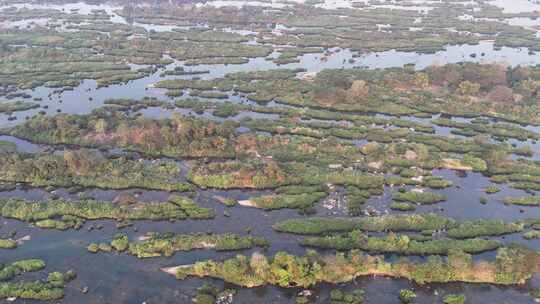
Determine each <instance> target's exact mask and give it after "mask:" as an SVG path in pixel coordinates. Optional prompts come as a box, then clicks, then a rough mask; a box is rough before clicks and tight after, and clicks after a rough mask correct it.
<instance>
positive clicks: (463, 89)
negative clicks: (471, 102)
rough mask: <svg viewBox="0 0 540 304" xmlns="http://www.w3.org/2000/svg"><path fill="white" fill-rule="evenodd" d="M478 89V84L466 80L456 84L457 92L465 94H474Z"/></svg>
mask: <svg viewBox="0 0 540 304" xmlns="http://www.w3.org/2000/svg"><path fill="white" fill-rule="evenodd" d="M479 91H480V85H479V84H478V83H475V82H470V81H468V80H465V81H462V82H460V83H459V86H458V93H459V94H461V95H466V96H474V95H476V94H478V92H479Z"/></svg>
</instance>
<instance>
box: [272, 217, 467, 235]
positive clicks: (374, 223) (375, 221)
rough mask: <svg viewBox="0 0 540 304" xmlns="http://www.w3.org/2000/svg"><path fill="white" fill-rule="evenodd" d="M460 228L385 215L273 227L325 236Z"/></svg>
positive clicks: (425, 219)
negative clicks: (333, 233) (337, 233)
mask: <svg viewBox="0 0 540 304" xmlns="http://www.w3.org/2000/svg"><path fill="white" fill-rule="evenodd" d="M455 226H457V224H456V222H455V221H454V220H452V219H449V218H446V217H443V216H440V215H437V214H434V213H427V214H410V215H408V214H407V215H383V216H379V217H360V218H344V217H333V218H327V217H310V218H299V219H289V220H284V221H281V222H278V223H276V224H274V226H273V227H274V229H275V230H277V231H279V232H286V233H295V234H324V233H330V232H347V231H353V230H355V229H357V230H362V231H371V232H382V231H388V230H389V231H395V232H397V231H418V232H421V231H425V230H442V229H448V228H452V227H455Z"/></svg>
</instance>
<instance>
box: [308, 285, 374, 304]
mask: <svg viewBox="0 0 540 304" xmlns="http://www.w3.org/2000/svg"><path fill="white" fill-rule="evenodd" d="M297 302H298V301H297ZM330 303H331V304H362V303H364V290H363V289H355V290H353V291H352V292H343V291H341V290H339V289H332V290H331V291H330Z"/></svg>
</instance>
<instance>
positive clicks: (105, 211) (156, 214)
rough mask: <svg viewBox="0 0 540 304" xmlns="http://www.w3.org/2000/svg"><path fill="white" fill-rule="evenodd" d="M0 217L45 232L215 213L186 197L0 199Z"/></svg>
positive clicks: (199, 216) (186, 217) (204, 216)
mask: <svg viewBox="0 0 540 304" xmlns="http://www.w3.org/2000/svg"><path fill="white" fill-rule="evenodd" d="M0 215H1V216H2V217H4V218H12V219H16V220H19V221H24V222H28V223H32V224H34V225H36V226H37V227H40V228H46V229H60V230H66V229H71V228H74V229H79V228H81V227H82V225H83V224H84V222H85V221H87V220H89V221H90V220H100V219H102V220H106V219H109V220H116V221H131V220H154V221H158V220H162V221H163V220H185V219H212V218H214V216H215V212H214V210H213V209H210V208H202V207H200V206H198V205H197V204H196V203H195V202H194V201H192V200H191V199H189V198H186V197H182V196H178V195H171V196H170V197H169V200H168V201H167V202H152V203H143V202H127V203H114V202H100V201H95V200H91V199H84V200H80V201H69V200H65V199H51V200H49V201H27V200H24V199H19V198H9V199H1V200H0Z"/></svg>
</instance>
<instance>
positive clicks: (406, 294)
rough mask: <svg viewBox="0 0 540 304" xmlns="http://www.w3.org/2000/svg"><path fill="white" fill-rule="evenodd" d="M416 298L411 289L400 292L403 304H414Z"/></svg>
mask: <svg viewBox="0 0 540 304" xmlns="http://www.w3.org/2000/svg"><path fill="white" fill-rule="evenodd" d="M415 298H416V293H414V291H412V290H410V289H402V290H400V291H399V300H400V301H401V303H403V304H409V303H413V301H414V299H415Z"/></svg>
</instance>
